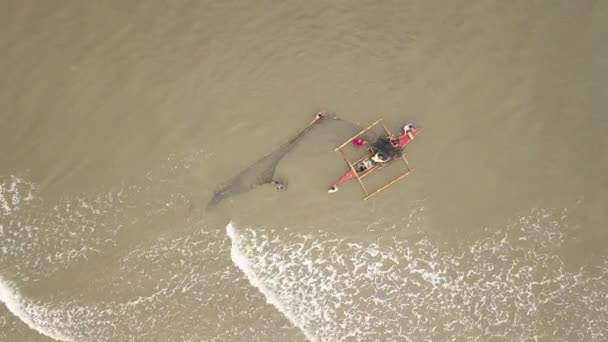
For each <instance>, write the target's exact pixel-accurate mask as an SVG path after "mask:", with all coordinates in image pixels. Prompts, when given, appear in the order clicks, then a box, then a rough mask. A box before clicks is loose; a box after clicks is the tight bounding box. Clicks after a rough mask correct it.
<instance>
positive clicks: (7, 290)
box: [0, 276, 72, 342]
mask: <svg viewBox="0 0 608 342" xmlns="http://www.w3.org/2000/svg"><path fill="white" fill-rule="evenodd" d="M0 302H2V303H4V305H5V306H6V308H7V309H8V310H9V311H10V312H11V313H12V314H13V315H15V316H17V317H18V318H19V319H20V320H21V321H22V322H23V323H25V324H26V325H27V326H28V327H30V328H31V329H32V330H35V331H37V332H38V333H40V334H42V335H45V336H48V337H50V338H52V339H54V340H56V341H66V342H69V341H72V339H71V338H70V337H68V336H66V335H64V334H63V333H62V332H61V331H59V330H58V329H56V328H55V327H54V326H53V325H49V324H47V322H48V321H47V320H46V319H45V316H47V312H45V311H46V310H44V309H43V308H42V307H38V306H37V305H35V304H33V303H30V302H28V301H27V300H24V299H23V298H22V297H21V295H20V294H19V293H18V292H17V291H15V290H14V289H13V288H12V287H11V285H10V284H9V283H8V282H7V281H5V280H4V279H3V278H2V276H0Z"/></svg>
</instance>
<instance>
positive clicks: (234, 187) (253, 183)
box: [207, 115, 337, 209]
mask: <svg viewBox="0 0 608 342" xmlns="http://www.w3.org/2000/svg"><path fill="white" fill-rule="evenodd" d="M327 118H332V119H337V118H336V117H335V116H333V115H331V116H330V115H326V116H323V117H321V118H320V119H318V120H316V121H313V122H312V123H311V124H309V125H308V126H306V127H305V128H304V129H303V130H301V131H300V132H299V133H298V134H297V135H296V136H295V137H293V138H292V139H290V140H289V141H288V142H286V143H285V144H283V145H281V146H279V147H278V148H277V149H276V150H274V151H272V152H271V153H270V154H267V155H266V156H264V157H262V158H261V159H260V160H258V161H257V162H255V163H253V164H252V165H250V166H249V167H247V168H246V169H244V170H243V171H241V172H240V173H238V174H237V175H235V176H234V177H232V178H231V179H229V180H228V181H227V182H226V183H225V184H224V185H222V186H220V187H219V188H218V189H217V190H216V191H215V192H214V194H213V197H212V198H211V201H209V204H207V208H208V209H211V208H213V207H215V206H217V205H218V204H219V203H220V202H222V201H223V200H225V199H227V198H229V197H232V196H236V195H238V194H241V193H244V192H247V191H249V190H251V189H253V188H255V187H257V186H258V185H263V184H271V183H274V182H278V183H281V184H286V183H285V181H284V180H277V179H275V171H276V168H277V165H278V164H279V162H280V161H281V159H283V157H285V155H286V154H287V153H289V152H290V151H291V150H292V149H293V148H294V147H295V146H296V145H297V144H298V143H299V142H300V141H302V139H303V138H304V137H305V136H306V135H307V133H309V132H310V130H311V129H312V128H313V127H315V126H317V125H318V124H320V123H321V122H323V121H325V120H326V119H327Z"/></svg>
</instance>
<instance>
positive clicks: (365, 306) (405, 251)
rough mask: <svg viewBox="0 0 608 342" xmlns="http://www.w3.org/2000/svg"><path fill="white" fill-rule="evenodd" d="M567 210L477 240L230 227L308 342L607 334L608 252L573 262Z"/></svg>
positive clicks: (256, 276)
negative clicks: (585, 262)
mask: <svg viewBox="0 0 608 342" xmlns="http://www.w3.org/2000/svg"><path fill="white" fill-rule="evenodd" d="M566 214H567V211H554V210H533V211H532V212H531V213H530V214H529V215H526V216H524V217H521V218H519V219H517V220H514V221H513V222H510V223H509V224H507V225H505V226H504V227H500V228H497V229H494V230H493V232H490V233H487V234H486V237H485V238H482V239H480V240H478V241H476V242H474V243H471V244H470V245H467V244H464V243H460V244H458V245H452V244H442V243H439V242H435V241H434V240H432V239H430V238H429V237H426V236H419V237H416V238H412V237H410V238H407V239H403V240H397V239H393V243H391V244H384V243H383V244H382V245H380V244H378V243H370V242H368V241H367V242H364V241H357V240H356V239H345V238H341V237H338V236H336V234H332V233H320V234H318V235H317V236H313V235H299V234H295V233H289V234H288V235H287V236H286V235H285V231H283V230H281V231H277V230H272V229H271V230H268V229H263V228H260V227H255V228H254V227H251V228H249V227H244V228H238V229H237V228H236V227H235V226H234V225H233V224H232V223H230V224H229V225H228V226H227V228H226V229H227V233H228V236H229V237H230V238H231V239H232V258H233V261H234V262H235V264H236V265H237V266H238V267H239V268H240V269H241V270H242V271H243V273H245V275H246V276H247V278H248V279H249V280H250V282H251V284H252V285H253V286H255V287H256V288H258V289H259V290H260V291H262V293H263V294H264V295H265V296H266V298H268V302H269V303H272V304H273V305H275V306H277V309H278V310H279V311H281V312H283V313H285V315H286V317H288V318H289V319H290V320H291V321H292V322H293V324H294V325H295V326H298V327H300V328H301V329H302V330H303V331H304V333H305V334H306V335H307V336H308V337H309V339H310V340H319V341H346V340H357V341H378V340H385V341H394V340H400V341H437V340H442V341H463V340H464V341H487V340H493V339H505V340H511V341H528V340H539V339H540V340H542V339H551V340H554V341H562V340H587V341H604V340H606V338H608V301H606V293H608V282H607V279H606V271H608V260H607V259H603V260H602V262H601V263H600V264H599V265H595V266H588V267H582V268H580V269H579V270H577V271H575V272H572V271H569V270H567V269H566V267H565V265H564V261H563V260H562V259H561V258H560V256H559V251H560V247H561V246H562V244H563V242H564V234H565V232H566V231H567V230H568V229H569V228H568V227H567V225H566V223H565V218H566ZM418 219H420V218H418ZM409 224H412V222H410V223H409ZM399 228H400V227H397V229H399ZM312 332H314V333H312Z"/></svg>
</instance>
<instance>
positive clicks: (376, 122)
mask: <svg viewBox="0 0 608 342" xmlns="http://www.w3.org/2000/svg"><path fill="white" fill-rule="evenodd" d="M379 122H382V119H378V120H376V121H375V122H374V123H373V124H371V125H369V126H367V128H365V129H364V130H362V131H361V132H359V133H357V134H356V135H354V136H353V137H352V138H350V139H348V140H346V142H345V143H343V144H342V145H340V146H338V147H336V149H335V150H334V151H338V150H340V149H341V148H342V147H344V146H346V145H347V144H348V143H349V142H351V141H353V139H355V138H356V137H358V136H360V135H361V134H363V133H365V132H367V131H369V130H370V129H371V128H372V127H374V126H376V125H377V124H378V123H379Z"/></svg>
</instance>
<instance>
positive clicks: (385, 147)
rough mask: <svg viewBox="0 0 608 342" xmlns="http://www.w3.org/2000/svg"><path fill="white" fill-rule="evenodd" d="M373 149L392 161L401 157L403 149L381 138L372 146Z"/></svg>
mask: <svg viewBox="0 0 608 342" xmlns="http://www.w3.org/2000/svg"><path fill="white" fill-rule="evenodd" d="M372 147H373V148H374V150H376V152H379V153H382V154H383V155H385V156H386V157H388V158H391V159H392V158H399V157H401V148H399V147H394V146H393V145H392V144H391V142H390V141H389V139H388V138H384V137H382V138H379V139H378V140H376V141H375V142H374V143H373V144H372Z"/></svg>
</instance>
